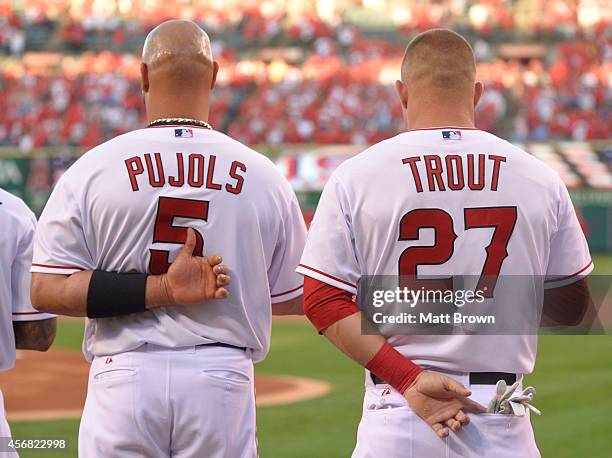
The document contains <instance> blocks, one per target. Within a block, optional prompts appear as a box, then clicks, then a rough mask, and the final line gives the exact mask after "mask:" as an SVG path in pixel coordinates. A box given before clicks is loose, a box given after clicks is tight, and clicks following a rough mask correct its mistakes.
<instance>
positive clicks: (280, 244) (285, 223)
mask: <svg viewBox="0 0 612 458" xmlns="http://www.w3.org/2000/svg"><path fill="white" fill-rule="evenodd" d="M287 193H290V196H288V199H287V201H288V202H289V204H288V208H287V209H286V217H285V218H283V220H282V227H281V230H280V233H279V237H278V240H277V243H276V249H275V250H274V254H273V256H272V262H271V264H270V268H269V269H268V279H269V282H270V297H271V299H272V303H273V304H274V303H278V302H284V301H288V300H290V299H293V298H295V297H298V296H300V295H302V294H303V293H304V281H303V278H302V276H301V275H298V274H297V273H296V272H295V268H296V266H297V265H298V263H299V262H300V256H301V255H302V251H303V249H304V242H305V240H306V224H305V223H304V217H303V216H302V211H301V210H300V206H299V204H298V201H297V197H296V196H295V193H294V192H293V190H292V189H291V188H290V186H289V184H288V183H287Z"/></svg>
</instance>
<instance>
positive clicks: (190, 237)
mask: <svg viewBox="0 0 612 458" xmlns="http://www.w3.org/2000/svg"><path fill="white" fill-rule="evenodd" d="M195 244H196V236H195V231H194V230H193V229H192V228H190V227H189V228H187V239H186V240H185V244H184V245H183V247H182V248H181V251H180V253H179V254H182V255H185V254H186V255H188V256H191V255H192V253H193V250H194V248H195Z"/></svg>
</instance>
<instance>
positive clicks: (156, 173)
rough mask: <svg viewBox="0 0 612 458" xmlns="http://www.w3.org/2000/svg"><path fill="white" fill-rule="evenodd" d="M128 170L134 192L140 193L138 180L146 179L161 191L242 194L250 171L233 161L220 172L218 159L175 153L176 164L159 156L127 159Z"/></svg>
mask: <svg viewBox="0 0 612 458" xmlns="http://www.w3.org/2000/svg"><path fill="white" fill-rule="evenodd" d="M169 162H171V163H169ZM125 166H126V168H127V173H128V176H129V179H130V184H131V185H132V190H133V191H138V190H139V189H140V184H142V182H143V180H139V179H138V177H139V176H140V175H146V176H147V177H148V183H149V185H150V186H151V187H153V188H161V187H163V186H165V185H166V183H167V184H168V185H169V186H172V187H177V188H180V187H183V186H190V187H192V188H202V187H205V188H206V189H211V190H215V191H221V190H222V189H225V191H226V192H229V193H231V194H240V192H241V191H242V187H243V185H244V179H245V176H246V171H247V166H246V165H245V164H243V163H242V162H239V161H232V163H231V164H230V166H229V167H228V168H226V169H225V170H220V169H219V167H218V166H217V157H216V156H215V155H212V154H209V155H204V154H200V153H176V157H175V160H173V161H168V160H167V159H166V162H165V163H164V162H163V161H162V156H161V154H160V153H143V154H140V155H136V156H134V157H130V158H128V159H126V160H125ZM139 183H140V184H139Z"/></svg>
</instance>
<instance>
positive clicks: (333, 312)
mask: <svg viewBox="0 0 612 458" xmlns="http://www.w3.org/2000/svg"><path fill="white" fill-rule="evenodd" d="M359 311H360V310H359V307H358V306H357V304H355V302H354V301H353V295H352V294H351V293H349V292H348V291H344V290H343V289H340V288H336V287H335V286H331V285H328V284H327V283H323V282H321V281H319V280H315V279H314V278H311V277H307V276H306V277H304V313H305V315H306V316H307V317H308V319H309V320H310V321H311V322H312V324H314V326H315V328H317V331H319V332H322V331H324V330H325V329H326V328H328V327H329V326H331V325H332V324H334V323H336V322H337V321H340V320H341V319H343V318H346V317H348V316H351V315H353V314H354V313H357V312H359ZM366 369H368V370H369V371H370V372H372V373H374V374H376V375H377V376H378V377H380V378H381V379H382V380H384V381H385V382H387V383H388V384H389V385H391V386H392V387H393V388H395V389H396V390H397V391H399V392H400V393H403V392H404V391H406V389H407V388H408V387H409V386H410V385H411V384H412V382H414V380H415V379H416V377H417V376H418V375H419V374H420V373H421V372H422V371H423V370H422V369H421V368H420V367H419V366H417V365H416V364H414V363H413V362H412V361H410V360H409V359H407V358H406V357H404V356H403V355H402V354H401V353H400V352H398V351H397V350H396V349H395V348H393V347H392V346H391V345H389V343H387V342H385V343H384V345H383V346H382V347H381V349H380V350H379V351H378V352H377V353H376V355H374V357H373V358H372V359H371V360H370V362H368V364H367V365H366Z"/></svg>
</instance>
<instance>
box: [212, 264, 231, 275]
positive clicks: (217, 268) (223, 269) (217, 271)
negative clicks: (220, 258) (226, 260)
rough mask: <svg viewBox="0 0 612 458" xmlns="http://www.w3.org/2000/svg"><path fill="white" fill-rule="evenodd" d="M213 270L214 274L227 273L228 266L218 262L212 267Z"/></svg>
mask: <svg viewBox="0 0 612 458" xmlns="http://www.w3.org/2000/svg"><path fill="white" fill-rule="evenodd" d="M213 272H214V273H215V275H221V274H225V275H227V274H229V267H227V266H226V265H223V264H218V265H216V266H215V267H213Z"/></svg>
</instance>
